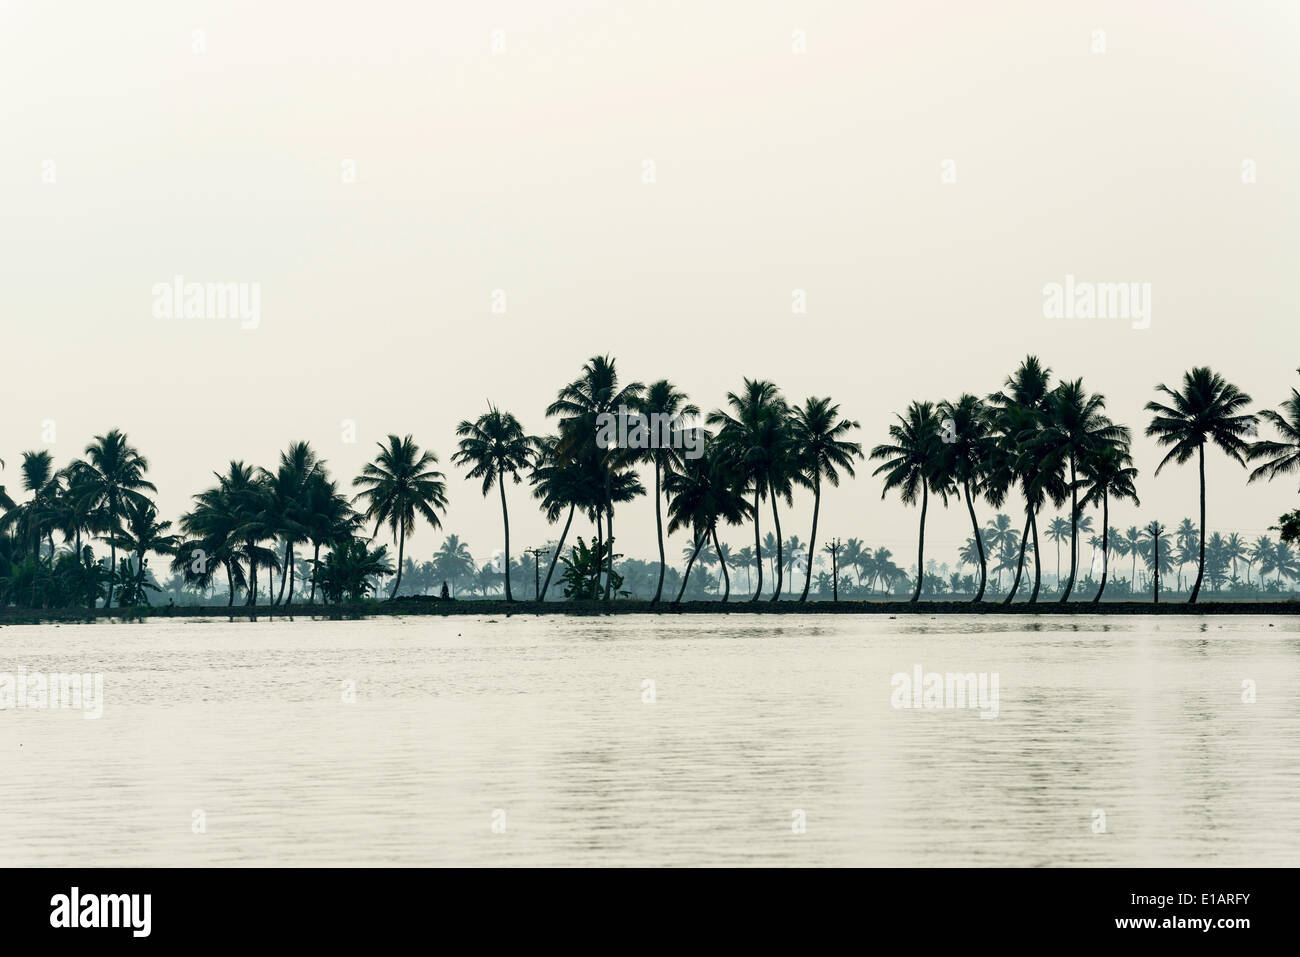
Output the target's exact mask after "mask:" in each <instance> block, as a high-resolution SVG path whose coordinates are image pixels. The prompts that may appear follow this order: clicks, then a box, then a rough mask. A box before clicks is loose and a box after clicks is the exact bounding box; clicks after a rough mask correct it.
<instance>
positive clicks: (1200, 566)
mask: <svg viewBox="0 0 1300 957" xmlns="http://www.w3.org/2000/svg"><path fill="white" fill-rule="evenodd" d="M1197 465H1198V466H1199V467H1200V471H1201V556H1200V558H1199V559H1198V560H1197V562H1196V584H1194V585H1193V586H1192V595H1191V597H1190V598H1188V599H1187V604H1189V605H1194V604H1196V596H1197V595H1199V594H1200V593H1201V579H1202V578H1204V577H1205V444H1204V443H1201V446H1200V448H1199V449H1197ZM1281 580H1282V574H1281V572H1279V573H1278V581H1279V582H1280V581H1281Z"/></svg>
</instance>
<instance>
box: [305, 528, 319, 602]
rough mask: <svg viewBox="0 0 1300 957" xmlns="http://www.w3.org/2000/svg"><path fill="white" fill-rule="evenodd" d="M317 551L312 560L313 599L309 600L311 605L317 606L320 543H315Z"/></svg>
mask: <svg viewBox="0 0 1300 957" xmlns="http://www.w3.org/2000/svg"><path fill="white" fill-rule="evenodd" d="M312 544H313V545H314V546H315V550H314V551H313V552H312V560H311V597H310V598H308V599H307V602H308V603H309V604H312V605H314V604H316V568H317V563H318V562H319V561H320V542H313V543H312Z"/></svg>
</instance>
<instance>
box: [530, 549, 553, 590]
mask: <svg viewBox="0 0 1300 957" xmlns="http://www.w3.org/2000/svg"><path fill="white" fill-rule="evenodd" d="M524 554H525V555H532V556H533V601H541V598H542V559H543V558H545V557H546V556H547V555H549V554H551V550H550V549H549V548H525V549H524Z"/></svg>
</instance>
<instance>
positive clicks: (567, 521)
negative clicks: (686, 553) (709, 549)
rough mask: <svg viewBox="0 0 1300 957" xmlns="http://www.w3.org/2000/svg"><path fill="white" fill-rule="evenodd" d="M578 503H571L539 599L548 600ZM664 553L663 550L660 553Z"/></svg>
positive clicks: (661, 545) (660, 581)
mask: <svg viewBox="0 0 1300 957" xmlns="http://www.w3.org/2000/svg"><path fill="white" fill-rule="evenodd" d="M575 508H577V506H576V505H574V504H572V503H570V504H569V517H568V518H566V519H565V520H564V531H562V532H560V541H559V544H558V545H556V546H555V552H554V554H552V555H551V563H550V564H549V565H547V566H546V581H544V582H543V583H542V596H541V598H539V599H538V600H539V601H546V590H547V589H548V588H550V587H551V574H552V573H553V572H554V571H555V562H556V561H557V560H558V559H559V557H560V553H561V552H562V551H564V540H565V539H566V538H568V536H569V524H570V523H571V522H572V521H573V510H574V509H575ZM659 547H660V548H661V549H662V548H663V542H662V541H660V543H659ZM660 554H661V555H662V552H661V553H660ZM663 580H664V579H663V569H662V567H661V568H660V571H659V584H660V585H661V586H662V585H663Z"/></svg>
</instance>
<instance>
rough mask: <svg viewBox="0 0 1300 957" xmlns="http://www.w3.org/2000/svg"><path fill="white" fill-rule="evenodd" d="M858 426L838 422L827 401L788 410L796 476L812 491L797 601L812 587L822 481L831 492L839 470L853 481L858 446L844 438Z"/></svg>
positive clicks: (805, 597) (859, 451)
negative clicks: (828, 485)
mask: <svg viewBox="0 0 1300 957" xmlns="http://www.w3.org/2000/svg"><path fill="white" fill-rule="evenodd" d="M858 427H859V426H858V423H857V422H854V421H852V420H850V419H841V418H840V407H839V406H838V405H832V404H831V400H830V399H828V398H827V399H819V398H815V397H814V398H808V399H805V400H804V403H803V405H802V406H795V407H794V408H793V409H791V410H790V437H791V440H792V441H793V443H794V448H795V454H796V455H797V456H798V473H797V474H798V476H799V481H800V483H801V484H803V485H806V486H807V487H808V488H811V489H812V491H813V518H812V532H811V534H810V535H809V536H808V555H809V558H808V559H807V560H806V561H805V565H806V566H807V568H806V570H805V573H804V581H803V594H801V595H800V596H799V601H801V602H806V601H807V600H808V588H809V586H810V585H811V584H812V566H813V563H812V559H811V556H812V555H813V554H815V550H816V548H817V518H818V516H819V515H820V513H821V503H822V479H825V480H826V481H827V482H829V483H830V485H831V486H832V487H833V488H838V487H839V484H840V473H839V470H840V469H843V470H844V472H845V473H846V474H847V475H848V476H849V477H850V478H853V477H854V475H855V473H854V471H853V460H854V459H855V458H856V459H859V460H861V459H862V457H863V455H862V446H861V445H859V444H858V443H857V442H850V441H848V439H847V438H846V436H848V434H849V433H850V432H852V431H853V430H854V429H856V428H858Z"/></svg>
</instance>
